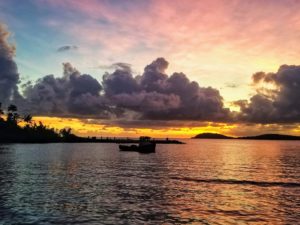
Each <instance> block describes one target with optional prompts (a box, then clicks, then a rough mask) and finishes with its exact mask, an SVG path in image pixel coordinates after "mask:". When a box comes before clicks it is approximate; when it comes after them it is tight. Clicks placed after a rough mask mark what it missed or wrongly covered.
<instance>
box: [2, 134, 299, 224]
mask: <svg viewBox="0 0 300 225" xmlns="http://www.w3.org/2000/svg"><path fill="white" fill-rule="evenodd" d="M299 162H300V143H299V142H276V141H273V142H272V141H271V142H270V141H230V140H222V141H215V140H214V141H209V140H206V141H203V140H201V141H200V140H191V141H189V143H188V144H187V145H183V146H182V145H180V146H178V145H159V146H158V151H157V153H156V154H150V155H141V154H138V153H135V152H128V153H124V152H119V151H118V149H117V146H116V145H113V144H101V145H99V144H49V145H7V146H2V147H0V178H1V179H0V191H1V193H0V218H1V219H0V223H1V222H3V223H5V222H11V221H14V222H16V223H18V222H20V221H21V222H22V223H75V224H76V223H87V224H93V223H94V224H99V223H105V224H109V223H110V224H124V223H128V224H133V223H134V224H136V223H142V224H145V223H146V224H161V223H173V224H174V223H183V224H184V223H203V224H224V223H225V224H226V223H229V224H230V223H241V224H243V223H244V224H247V223H256V224H263V223H270V224H296V223H297V221H298V220H299V218H300V216H299V213H300V209H299V202H300V196H299V193H300V173H299V172H300V164H299Z"/></svg>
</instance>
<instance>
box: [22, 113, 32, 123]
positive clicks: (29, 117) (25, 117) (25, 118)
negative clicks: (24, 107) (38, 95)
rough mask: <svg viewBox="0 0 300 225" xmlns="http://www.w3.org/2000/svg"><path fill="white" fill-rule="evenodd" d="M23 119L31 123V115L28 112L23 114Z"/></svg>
mask: <svg viewBox="0 0 300 225" xmlns="http://www.w3.org/2000/svg"><path fill="white" fill-rule="evenodd" d="M23 120H24V122H25V123H27V124H31V123H32V116H31V115H30V114H28V115H25V116H24V117H23Z"/></svg>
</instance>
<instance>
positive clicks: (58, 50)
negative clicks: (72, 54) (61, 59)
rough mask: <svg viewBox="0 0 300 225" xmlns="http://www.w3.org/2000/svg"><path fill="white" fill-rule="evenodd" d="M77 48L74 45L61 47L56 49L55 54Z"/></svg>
mask: <svg viewBox="0 0 300 225" xmlns="http://www.w3.org/2000/svg"><path fill="white" fill-rule="evenodd" d="M77 49H78V47H77V46H76V45H65V46H61V47H59V48H58V49H57V52H66V51H71V50H77Z"/></svg>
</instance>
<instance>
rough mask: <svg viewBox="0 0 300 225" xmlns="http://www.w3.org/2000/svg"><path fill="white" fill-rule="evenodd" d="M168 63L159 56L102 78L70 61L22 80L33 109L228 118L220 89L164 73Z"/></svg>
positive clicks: (145, 117)
mask: <svg viewBox="0 0 300 225" xmlns="http://www.w3.org/2000/svg"><path fill="white" fill-rule="evenodd" d="M168 64H169V63H168V62H167V61H166V60H165V59H164V58H158V59H156V60H154V61H153V62H152V63H150V64H149V65H147V66H146V67H145V69H144V72H143V74H142V75H138V76H134V75H133V74H132V72H131V70H128V69H121V68H118V69H116V70H115V71H114V72H112V73H106V74H105V75H104V76H103V80H102V83H100V82H99V81H97V80H96V79H95V78H93V77H92V76H91V75H88V74H81V73H80V72H79V71H78V70H76V69H75V68H74V67H73V66H72V65H71V64H70V63H64V64H63V76H62V77H55V76H54V75H47V76H44V77H42V78H41V79H39V80H37V81H36V82H35V83H32V82H29V83H28V84H27V85H24V88H23V89H24V97H25V99H26V105H27V106H30V108H31V109H32V110H33V112H34V114H37V115H51V116H65V117H66V116H73V117H81V118H83V117H86V116H88V117H90V118H105V119H112V120H114V119H115V120H120V119H124V120H128V121H134V123H136V121H138V120H149V121H150V120H156V121H159V120H165V121H174V120H178V121H187V120H199V121H227V120H230V111H229V110H228V109H226V108H224V105H223V98H222V96H221V95H220V93H219V91H218V90H216V89H214V88H211V87H200V86H199V85H198V83H197V82H194V81H190V80H189V79H188V78H187V77H186V75H185V74H183V73H174V74H172V75H171V76H169V75H167V74H166V69H167V67H168Z"/></svg>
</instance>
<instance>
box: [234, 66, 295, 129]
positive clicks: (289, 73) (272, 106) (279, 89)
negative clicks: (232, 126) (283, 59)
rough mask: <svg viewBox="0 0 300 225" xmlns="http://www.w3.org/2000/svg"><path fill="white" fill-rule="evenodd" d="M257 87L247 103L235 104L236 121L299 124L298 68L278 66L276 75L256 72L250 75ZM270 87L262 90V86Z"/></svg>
mask: <svg viewBox="0 0 300 225" xmlns="http://www.w3.org/2000/svg"><path fill="white" fill-rule="evenodd" d="M252 80H253V83H254V84H255V85H258V86H260V88H258V89H257V94H255V95H254V96H252V97H251V98H250V101H249V102H248V101H239V102H236V104H237V105H239V106H240V108H241V114H240V115H239V117H240V118H239V119H240V120H242V121H249V122H254V123H294V122H300V66H293V65H292V66H288V65H282V66H281V67H280V68H279V70H278V71H277V72H276V73H264V72H259V73H256V74H254V75H253V76H252ZM266 84H267V85H269V86H270V85H271V88H270V87H269V86H267V88H264V87H263V88H262V87H261V86H264V85H266Z"/></svg>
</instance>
